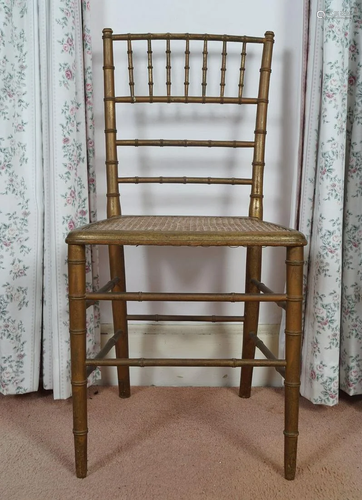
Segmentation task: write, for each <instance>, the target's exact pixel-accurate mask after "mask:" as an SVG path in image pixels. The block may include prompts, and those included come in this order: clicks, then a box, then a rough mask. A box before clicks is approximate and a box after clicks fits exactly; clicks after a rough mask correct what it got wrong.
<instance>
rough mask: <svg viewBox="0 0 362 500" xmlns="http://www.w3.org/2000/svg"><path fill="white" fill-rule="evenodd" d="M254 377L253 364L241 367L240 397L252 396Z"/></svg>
mask: <svg viewBox="0 0 362 500" xmlns="http://www.w3.org/2000/svg"><path fill="white" fill-rule="evenodd" d="M252 377H253V369H252V367H251V366H244V367H243V368H242V369H241V377H240V387H239V397H240V398H245V399H246V398H250V396H251V381H252Z"/></svg>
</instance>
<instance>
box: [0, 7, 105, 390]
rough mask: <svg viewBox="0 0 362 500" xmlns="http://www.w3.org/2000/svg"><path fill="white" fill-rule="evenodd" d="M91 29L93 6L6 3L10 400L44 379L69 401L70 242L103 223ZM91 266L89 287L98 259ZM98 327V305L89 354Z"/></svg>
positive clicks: (0, 190) (0, 129) (3, 251)
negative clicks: (72, 234) (78, 231)
mask: <svg viewBox="0 0 362 500" xmlns="http://www.w3.org/2000/svg"><path fill="white" fill-rule="evenodd" d="M88 26H89V2H87V1H85V0H84V1H82V2H79V1H77V0H52V1H51V2H45V1H43V0H0V194H1V204H0V391H1V392H2V393H3V394H20V393H25V392H31V391H36V390H38V387H39V378H40V377H41V378H42V383H43V386H44V387H45V388H46V389H53V391H54V397H55V398H67V397H69V396H70V361H69V333H68V302H67V264H66V258H67V255H66V250H67V249H66V244H65V243H64V239H65V237H66V235H67V233H68V232H69V230H70V229H72V228H74V227H76V226H78V225H81V224H84V223H87V222H88V221H89V220H95V217H96V213H95V173H94V166H93V157H94V151H93V116H92V71H91V45H90V43H91V41H90V35H89V28H88ZM87 266H88V267H87V270H88V273H87V286H88V288H89V289H91V288H92V287H93V286H96V285H97V280H98V278H97V256H96V255H95V254H91V253H90V252H89V254H88V262H87ZM99 323H100V321H99V310H98V308H96V307H91V308H90V310H89V314H88V335H87V342H88V345H87V347H88V354H89V355H90V356H92V354H94V353H95V351H97V350H98V345H99ZM41 361H42V362H41ZM41 366H42V370H41ZM95 376H97V375H95Z"/></svg>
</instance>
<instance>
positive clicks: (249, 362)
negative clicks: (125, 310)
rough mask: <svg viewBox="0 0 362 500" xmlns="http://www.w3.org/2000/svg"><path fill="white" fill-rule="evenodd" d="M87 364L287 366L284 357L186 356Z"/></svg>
mask: <svg viewBox="0 0 362 500" xmlns="http://www.w3.org/2000/svg"><path fill="white" fill-rule="evenodd" d="M85 364H86V366H141V367H143V366H200V367H201V366H210V367H217V366H229V367H231V368H237V367H239V366H262V367H270V366H271V367H276V366H286V365H287V363H286V361H285V360H284V359H278V360H273V361H271V360H269V359H184V358H178V359H175V358H127V359H126V358H124V359H120V358H119V359H102V360H98V359H87V360H86V362H85Z"/></svg>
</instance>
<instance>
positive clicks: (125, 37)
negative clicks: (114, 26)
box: [112, 33, 265, 43]
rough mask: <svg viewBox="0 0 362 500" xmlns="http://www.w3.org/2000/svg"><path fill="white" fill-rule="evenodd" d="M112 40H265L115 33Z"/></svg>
mask: <svg viewBox="0 0 362 500" xmlns="http://www.w3.org/2000/svg"><path fill="white" fill-rule="evenodd" d="M112 40H115V41H127V40H201V41H204V40H208V41H215V42H218V41H219V42H220V41H222V42H223V41H226V42H242V43H243V42H245V43H264V42H265V38H263V37H255V36H244V35H243V36H238V35H213V34H206V33H205V34H199V33H114V34H112Z"/></svg>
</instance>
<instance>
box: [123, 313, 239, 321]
mask: <svg viewBox="0 0 362 500" xmlns="http://www.w3.org/2000/svg"><path fill="white" fill-rule="evenodd" d="M127 319H128V320H130V321H205V322H209V323H234V322H235V323H242V322H243V321H245V317H244V316H191V315H182V316H181V315H175V314H128V315H127Z"/></svg>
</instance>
